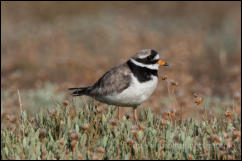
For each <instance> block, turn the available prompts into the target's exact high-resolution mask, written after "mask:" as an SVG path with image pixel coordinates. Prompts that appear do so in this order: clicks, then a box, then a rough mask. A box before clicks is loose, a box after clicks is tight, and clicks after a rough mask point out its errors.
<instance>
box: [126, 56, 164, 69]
mask: <svg viewBox="0 0 242 161" xmlns="http://www.w3.org/2000/svg"><path fill="white" fill-rule="evenodd" d="M130 61H131V62H132V63H134V64H135V65H137V66H140V67H146V68H149V69H153V70H158V69H159V64H143V63H140V62H137V61H136V60H134V59H133V58H130Z"/></svg>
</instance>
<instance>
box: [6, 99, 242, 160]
mask: <svg viewBox="0 0 242 161" xmlns="http://www.w3.org/2000/svg"><path fill="white" fill-rule="evenodd" d="M83 100H85V99H74V100H73V101H70V102H68V101H65V102H64V103H63V104H59V103H56V104H55V103H52V104H53V106H54V107H55V108H53V109H51V110H47V109H42V110H40V112H39V113H37V114H35V116H34V117H31V116H30V115H29V114H27V112H26V111H23V112H21V114H20V117H19V118H18V117H14V116H6V125H7V127H6V128H3V129H2V130H1V159H241V139H240V130H241V129H240V126H241V117H240V115H236V114H235V113H232V112H227V113H226V112H225V111H223V114H220V116H218V117H214V118H211V119H206V113H204V114H203V115H204V117H203V118H204V119H203V120H202V121H196V120H192V119H190V120H185V121H181V120H179V119H177V118H176V115H175V114H174V113H170V114H169V117H168V119H166V120H165V119H164V118H162V117H160V116H159V115H153V114H152V112H151V110H150V109H149V108H143V107H141V110H140V112H139V122H138V123H137V124H136V123H134V121H133V119H132V118H128V117H126V116H123V117H122V118H121V119H120V120H117V119H115V118H116V111H115V108H114V107H108V108H101V107H98V106H97V105H96V104H95V103H93V102H91V101H88V100H85V101H83Z"/></svg>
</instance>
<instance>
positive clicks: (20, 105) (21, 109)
mask: <svg viewBox="0 0 242 161" xmlns="http://www.w3.org/2000/svg"><path fill="white" fill-rule="evenodd" d="M17 90H18V89H17ZM18 101H19V107H20V111H21V113H22V112H23V104H22V101H21V97H20V93H19V90H18Z"/></svg>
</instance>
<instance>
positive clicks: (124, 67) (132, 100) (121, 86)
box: [69, 49, 169, 122]
mask: <svg viewBox="0 0 242 161" xmlns="http://www.w3.org/2000/svg"><path fill="white" fill-rule="evenodd" d="M168 65H169V64H168V63H167V62H165V61H164V60H161V59H160V56H159V53H158V52H157V51H155V50H154V49H143V50H140V51H137V52H136V53H135V54H134V55H133V56H132V57H131V58H130V59H129V60H127V61H126V62H125V63H123V64H121V65H118V66H115V67H113V68H112V69H110V70H109V71H107V72H106V73H105V74H104V75H103V76H102V77H101V78H100V79H98V81H97V82H96V83H94V84H93V85H91V86H87V87H80V88H69V90H71V91H72V94H71V95H72V96H82V95H86V96H89V97H92V98H94V99H95V100H97V101H99V102H102V103H105V104H108V105H115V106H117V107H118V118H119V107H132V108H133V118H134V120H135V121H136V122H137V120H138V117H137V107H138V106H139V105H141V104H142V103H143V102H145V101H146V100H148V99H149V98H150V96H151V95H152V93H153V92H154V91H155V89H156V87H157V84H158V70H159V66H168Z"/></svg>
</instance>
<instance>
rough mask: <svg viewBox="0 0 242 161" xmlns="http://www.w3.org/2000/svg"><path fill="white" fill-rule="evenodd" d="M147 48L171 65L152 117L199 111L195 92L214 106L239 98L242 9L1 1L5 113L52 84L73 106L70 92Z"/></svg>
mask: <svg viewBox="0 0 242 161" xmlns="http://www.w3.org/2000/svg"><path fill="white" fill-rule="evenodd" d="M145 48H152V49H155V50H156V51H158V52H159V53H160V56H161V58H162V59H164V60H166V61H167V62H168V63H169V64H170V67H168V68H167V67H161V68H160V71H159V77H160V78H162V77H163V76H167V77H168V79H167V80H165V81H164V80H162V79H160V81H159V84H158V88H157V90H156V91H155V93H154V94H153V96H152V97H151V99H150V100H149V101H147V102H146V103H145V105H148V106H149V107H152V110H154V111H157V112H162V111H164V110H166V109H169V108H170V107H172V106H176V107H178V106H183V112H185V111H186V109H187V111H191V109H195V111H196V110H197V108H196V107H195V108H194V106H195V105H194V100H193V95H192V93H194V92H196V93H198V94H199V95H200V96H201V97H203V98H205V97H206V98H214V99H212V102H210V103H211V104H212V105H213V104H214V105H216V106H217V105H218V103H221V104H219V106H222V104H223V102H224V100H230V102H232V103H231V105H228V104H225V105H224V104H223V106H232V105H233V106H235V105H234V103H233V102H234V100H235V99H238V100H239V99H240V95H241V2H1V53H2V54H1V76H2V77H1V91H2V93H3V96H2V97H1V102H3V103H2V104H1V109H2V110H3V111H16V110H14V109H15V108H16V107H18V97H17V92H16V91H17V89H19V90H20V92H23V91H33V90H34V91H36V90H38V89H39V90H41V89H49V88H51V87H49V86H48V87H46V83H47V82H48V84H51V85H55V86H56V89H55V90H54V94H56V93H58V92H62V93H64V95H65V96H63V97H64V99H69V98H70V96H69V93H68V92H67V89H68V88H69V87H81V86H87V85H91V84H93V83H94V82H95V81H96V80H97V79H98V78H99V77H101V76H102V75H103V74H104V73H105V72H106V71H107V70H109V69H110V68H112V67H113V66H116V65H118V64H121V63H123V62H125V61H126V60H128V59H129V57H130V56H132V55H133V54H135V53H136V52H137V51H138V50H141V49H145ZM172 82H173V83H174V82H176V83H177V84H176V87H174V88H172V92H173V94H174V95H173V94H172V96H169V95H168V90H167V85H169V83H171V84H172ZM172 92H171V93H172ZM4 93H8V94H4ZM34 93H35V92H32V94H31V95H33V94H34ZM54 94H53V95H51V97H54V98H55V95H54ZM23 97H24V96H23ZM174 97H175V98H174ZM172 99H175V100H173V101H176V102H177V103H176V104H175V105H174V104H173V103H172V102H173V101H172ZM26 100H27V98H26ZM214 100H215V101H214ZM167 102H168V103H167ZM169 102H170V103H169ZM23 104H25V105H26V104H27V103H26V102H24V103H23ZM26 106H27V105H26ZM33 106H34V104H33ZM236 107H238V109H240V107H241V103H240V101H239V102H238V103H237V104H236Z"/></svg>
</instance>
